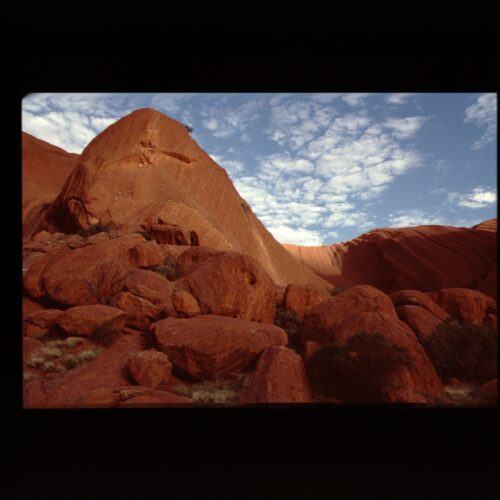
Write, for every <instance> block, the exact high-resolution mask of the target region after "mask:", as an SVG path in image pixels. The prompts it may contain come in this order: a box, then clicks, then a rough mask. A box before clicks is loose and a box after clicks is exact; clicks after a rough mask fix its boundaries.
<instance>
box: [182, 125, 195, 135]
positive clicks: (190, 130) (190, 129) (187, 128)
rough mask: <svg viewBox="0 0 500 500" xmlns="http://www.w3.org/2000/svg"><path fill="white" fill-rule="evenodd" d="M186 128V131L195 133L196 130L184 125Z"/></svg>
mask: <svg viewBox="0 0 500 500" xmlns="http://www.w3.org/2000/svg"><path fill="white" fill-rule="evenodd" d="M184 127H186V130H187V131H188V132H189V133H190V134H192V133H193V132H194V128H193V127H190V126H189V125H184Z"/></svg>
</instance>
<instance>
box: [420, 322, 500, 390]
mask: <svg viewBox="0 0 500 500" xmlns="http://www.w3.org/2000/svg"><path fill="white" fill-rule="evenodd" d="M422 345H423V347H424V349H425V351H426V352H427V355H428V356H429V358H430V360H431V361H432V363H433V365H434V367H435V368H436V371H437V373H438V375H439V376H440V377H441V379H443V380H448V379H450V378H457V379H459V380H461V381H463V382H472V383H476V384H483V383H484V382H487V381H489V380H492V379H494V378H496V377H497V373H498V369H497V357H498V356H497V352H498V333H497V332H496V331H495V330H494V329H493V328H491V327H488V326H486V325H472V324H470V323H463V322H459V321H456V320H449V321H445V322H443V323H441V324H440V325H438V326H437V327H436V329H435V330H434V331H433V333H432V334H431V335H430V336H429V337H427V338H426V339H425V340H424V341H423V343H422Z"/></svg>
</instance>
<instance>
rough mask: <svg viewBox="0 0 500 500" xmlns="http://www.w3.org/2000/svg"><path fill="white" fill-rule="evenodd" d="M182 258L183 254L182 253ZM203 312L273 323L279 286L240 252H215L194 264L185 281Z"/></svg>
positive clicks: (258, 265) (259, 266)
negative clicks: (219, 253) (218, 253)
mask: <svg viewBox="0 0 500 500" xmlns="http://www.w3.org/2000/svg"><path fill="white" fill-rule="evenodd" d="M181 259H182V256H181ZM181 282H182V283H183V285H184V286H186V287H187V288H188V289H189V291H190V292H191V294H192V295H193V296H194V297H195V298H196V299H197V301H198V303H199V305H200V310H201V312H202V313H203V314H215V315H220V316H230V317H233V318H239V319H246V320H249V321H259V322H262V323H273V321H274V316H275V313H276V301H275V286H274V283H273V281H272V280H271V278H270V277H269V276H268V274H267V273H266V272H265V271H264V269H263V268H262V267H261V265H260V264H259V263H258V262H257V261H255V260H254V259H252V258H251V257H248V256H247V255H242V254H238V253H236V252H231V253H229V252H228V253H225V254H222V255H215V256H212V257H210V258H207V259H205V260H203V261H201V262H199V263H198V264H197V265H193V266H192V267H191V268H190V269H189V270H188V272H187V274H185V275H184V276H183V278H182V280H181Z"/></svg>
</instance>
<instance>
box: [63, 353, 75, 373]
mask: <svg viewBox="0 0 500 500" xmlns="http://www.w3.org/2000/svg"><path fill="white" fill-rule="evenodd" d="M62 363H63V366H65V367H66V369H67V370H72V369H73V368H76V367H77V366H78V364H79V360H78V358H77V357H76V356H73V355H72V354H68V355H67V356H65V357H64V358H63V360H62Z"/></svg>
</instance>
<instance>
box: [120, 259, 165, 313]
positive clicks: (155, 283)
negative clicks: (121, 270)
mask: <svg viewBox="0 0 500 500" xmlns="http://www.w3.org/2000/svg"><path fill="white" fill-rule="evenodd" d="M123 289H124V290H125V291H128V292H130V293H133V294H134V295H137V296H138V297H142V298H143V299H145V300H147V301H149V302H151V303H152V304H154V305H157V306H160V307H161V308H163V309H166V310H168V311H170V312H172V311H173V306H172V298H171V297H172V292H173V291H174V284H173V283H172V282H171V281H168V280H167V279H165V278H164V277H163V276H161V275H160V274H158V273H155V272H154V271H146V270H139V269H134V270H132V271H130V272H129V274H127V276H126V278H125V281H124V282H123Z"/></svg>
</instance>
